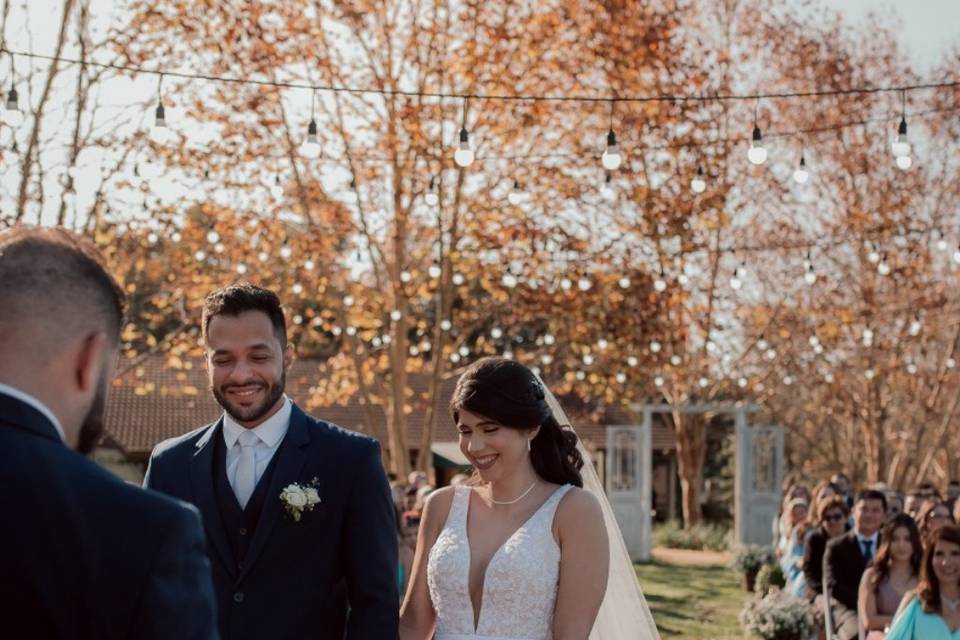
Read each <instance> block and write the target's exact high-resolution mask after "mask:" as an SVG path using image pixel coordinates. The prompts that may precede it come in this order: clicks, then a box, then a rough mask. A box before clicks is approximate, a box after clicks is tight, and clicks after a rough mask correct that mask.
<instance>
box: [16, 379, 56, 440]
mask: <svg viewBox="0 0 960 640" xmlns="http://www.w3.org/2000/svg"><path fill="white" fill-rule="evenodd" d="M0 393H5V394H7V395H8V396H10V397H12V398H16V399H17V400H19V401H20V402H25V403H27V404H28V405H30V406H31V407H33V408H34V409H36V410H37V411H39V412H40V413H42V414H43V415H44V416H46V417H47V420H49V421H50V422H52V423H53V426H54V428H56V430H57V433H58V434H60V439H61V440H63V441H64V442H66V441H67V437H66V436H65V435H64V434H63V427H62V426H60V421H59V420H57V416H55V415H53V411H50V407H48V406H47V405H45V404H43V403H42V402H40V401H39V400H37V399H36V398H34V397H33V396H32V395H30V394H29V393H27V392H25V391H20V389H17V388H15V387H11V386H10V385H8V384H3V383H2V382H0Z"/></svg>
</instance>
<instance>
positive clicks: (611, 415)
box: [104, 356, 676, 459]
mask: <svg viewBox="0 0 960 640" xmlns="http://www.w3.org/2000/svg"><path fill="white" fill-rule="evenodd" d="M318 365H319V363H318V362H317V361H311V360H296V361H294V364H293V366H292V367H291V370H290V372H289V374H288V375H287V386H286V392H287V395H289V396H290V398H292V399H293V400H294V401H295V402H298V403H299V404H301V406H303V407H304V408H305V409H306V410H307V411H308V412H309V413H310V414H311V415H314V416H316V417H318V418H320V419H323V420H326V421H328V422H333V423H335V424H338V425H340V426H342V427H346V428H348V429H352V430H354V431H360V432H362V433H368V432H369V429H368V428H367V426H366V424H365V420H364V412H363V407H362V405H361V403H360V398H359V396H358V395H354V396H352V397H350V398H348V399H347V401H346V403H344V404H334V405H331V406H325V407H322V406H321V407H316V406H310V405H308V404H306V400H307V399H308V398H309V397H310V396H311V387H312V386H313V385H314V384H315V382H316V381H317V379H318V376H319V372H318ZM184 366H185V367H189V369H183V370H176V369H172V368H169V367H168V366H166V364H165V362H164V359H163V358H162V357H160V356H156V357H152V358H148V359H147V360H145V361H144V362H143V363H141V364H139V365H138V366H136V367H133V368H131V369H130V370H128V371H125V372H123V374H122V375H121V376H119V377H118V378H117V380H115V381H114V386H113V388H112V389H111V391H110V397H109V399H108V401H107V411H106V416H105V422H106V425H105V427H106V432H105V436H104V442H105V444H106V445H108V446H114V447H116V448H118V449H120V450H121V451H123V452H124V453H125V454H126V455H127V456H129V457H130V458H133V459H146V458H147V457H148V456H149V455H150V452H151V451H152V450H153V447H154V446H155V445H156V444H157V443H159V442H161V441H162V440H165V439H167V438H172V437H174V436H178V435H181V434H184V433H187V432H189V431H192V430H194V429H196V428H197V427H201V426H203V425H205V424H208V423H210V422H213V421H214V420H216V419H217V417H218V416H219V415H220V413H221V409H220V407H219V405H218V404H217V403H216V401H215V400H214V399H213V396H212V394H211V393H210V391H209V388H208V383H207V377H206V372H205V371H204V368H203V363H202V361H200V360H194V361H186V362H184ZM409 384H410V386H411V388H412V390H413V391H414V394H415V397H420V395H421V394H423V393H425V392H426V391H427V389H428V385H429V378H428V377H427V376H423V375H421V376H410V378H409ZM455 385H456V379H455V378H451V379H448V380H445V381H444V382H443V383H442V385H441V389H440V393H439V394H438V398H437V404H436V412H437V430H436V433H435V434H434V440H435V441H437V442H451V441H455V440H456V439H457V433H456V429H455V428H454V425H453V422H452V420H451V419H450V417H449V414H448V411H447V406H448V405H449V403H450V397H451V396H452V395H453V389H454V386H455ZM564 404H565V405H567V404H568V403H566V402H564ZM569 404H572V405H576V404H577V403H569ZM578 409H579V408H574V410H572V411H571V415H570V416H569V417H570V420H571V421H572V422H573V424H574V426H575V427H576V429H577V433H578V434H579V435H580V437H581V438H583V439H584V440H585V441H588V442H591V443H592V444H594V445H595V446H597V447H598V448H601V449H602V448H604V447H605V438H604V427H603V425H604V424H632V423H634V421H633V420H632V419H631V418H630V417H629V416H628V415H627V414H626V413H625V412H623V411H622V410H620V409H618V408H608V409H606V410H605V411H602V412H599V414H598V412H596V411H594V412H592V413H588V412H586V411H585V410H578ZM372 411H373V413H374V415H376V416H377V428H376V429H375V430H374V432H373V433H368V435H371V436H373V437H375V438H377V439H378V440H379V441H380V442H381V443H382V444H384V446H386V440H387V438H386V427H385V424H386V417H385V413H384V411H383V407H381V406H374V407H372ZM425 419H426V412H425V410H424V407H423V406H420V407H417V408H415V409H414V411H413V413H411V414H410V415H409V416H407V421H408V422H407V425H408V426H407V431H408V441H409V442H410V445H411V446H412V447H416V446H418V444H419V442H420V435H421V432H422V430H423V425H424V421H425ZM652 436H653V443H652V444H653V448H654V449H655V450H663V449H673V448H675V446H676V444H675V439H674V434H673V431H672V430H671V429H668V428H666V427H664V426H662V425H661V424H659V423H657V422H655V423H654V429H653V434H652Z"/></svg>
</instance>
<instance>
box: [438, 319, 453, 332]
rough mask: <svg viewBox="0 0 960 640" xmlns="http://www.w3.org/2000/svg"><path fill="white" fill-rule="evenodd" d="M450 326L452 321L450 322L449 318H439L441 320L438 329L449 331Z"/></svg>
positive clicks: (451, 326)
mask: <svg viewBox="0 0 960 640" xmlns="http://www.w3.org/2000/svg"><path fill="white" fill-rule="evenodd" d="M452 328H453V323H452V322H450V321H449V320H446V319H444V320H441V321H440V330H441V331H450V329H452Z"/></svg>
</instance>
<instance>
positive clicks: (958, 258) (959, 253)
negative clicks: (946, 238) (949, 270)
mask: <svg viewBox="0 0 960 640" xmlns="http://www.w3.org/2000/svg"><path fill="white" fill-rule="evenodd" d="M953 261H954V262H955V263H956V264H960V247H957V250H956V251H954V252H953Z"/></svg>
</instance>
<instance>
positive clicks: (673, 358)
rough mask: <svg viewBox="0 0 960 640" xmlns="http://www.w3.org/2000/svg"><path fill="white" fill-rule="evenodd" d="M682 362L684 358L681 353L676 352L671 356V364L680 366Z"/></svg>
mask: <svg viewBox="0 0 960 640" xmlns="http://www.w3.org/2000/svg"><path fill="white" fill-rule="evenodd" d="M682 362H683V358H681V357H680V356H679V355H677V354H674V355H672V356H670V364H672V365H673V366H675V367H679V366H680V364H681V363H682Z"/></svg>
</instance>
